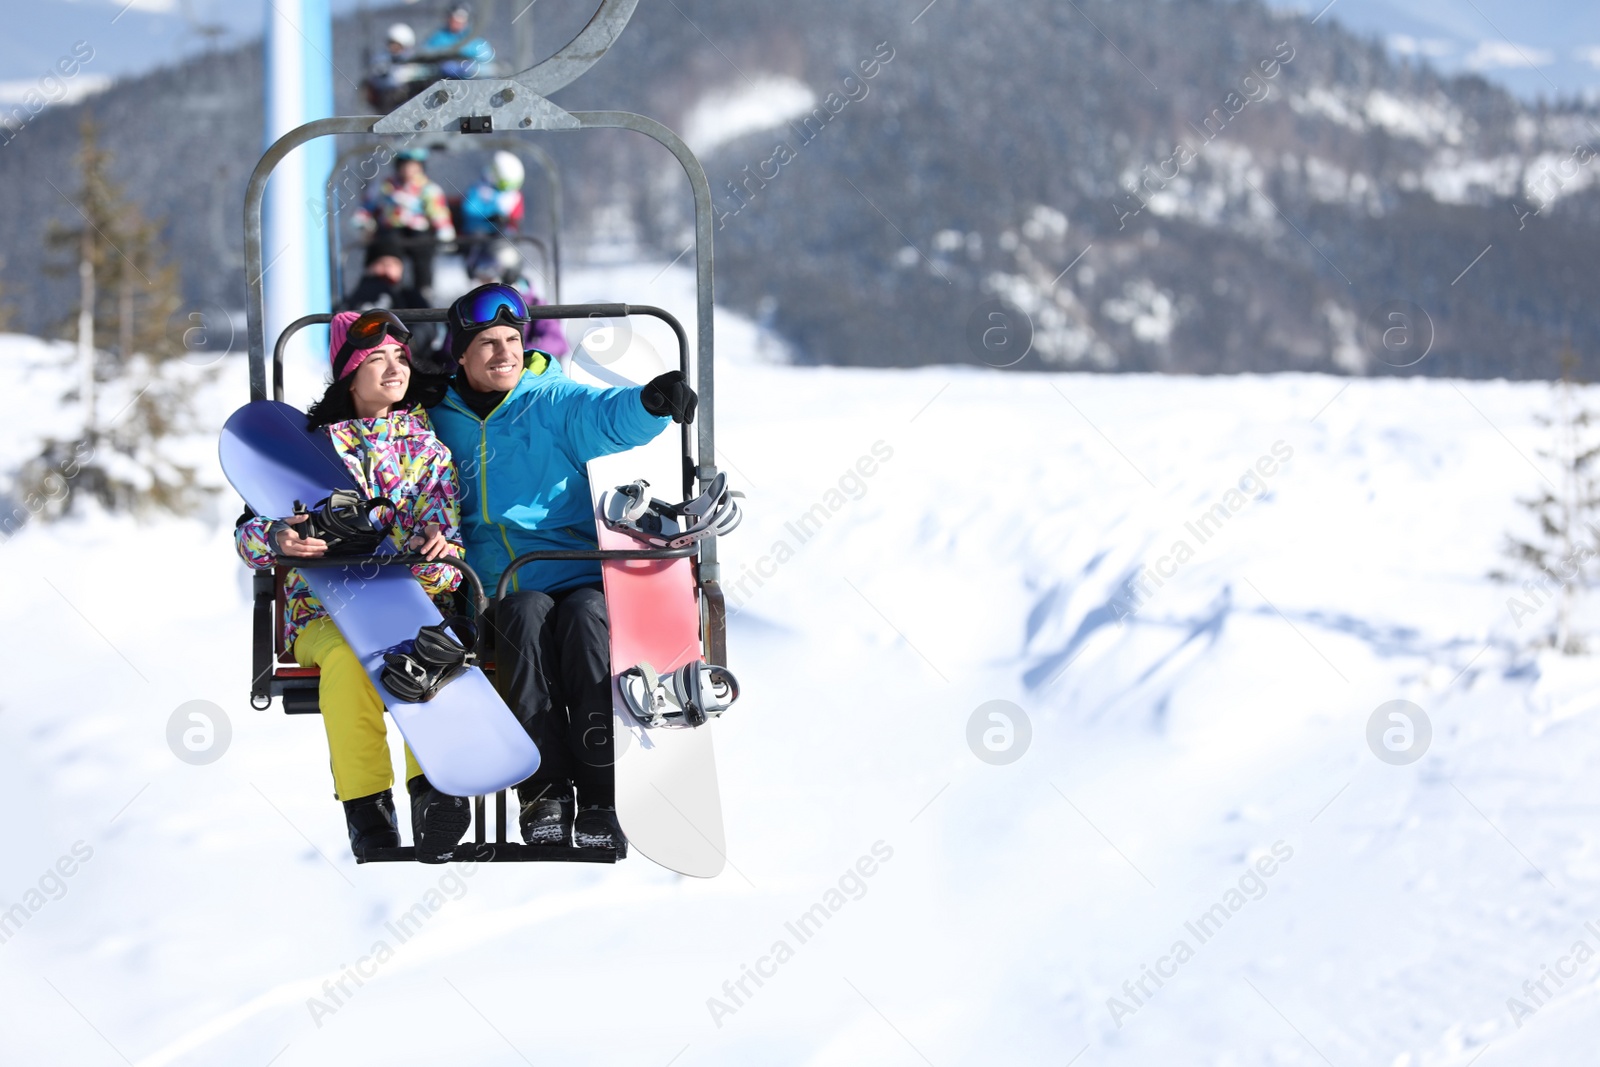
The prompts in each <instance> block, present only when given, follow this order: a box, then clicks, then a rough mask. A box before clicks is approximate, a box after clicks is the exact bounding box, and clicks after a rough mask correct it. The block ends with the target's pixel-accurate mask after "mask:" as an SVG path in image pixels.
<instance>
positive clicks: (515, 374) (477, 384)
mask: <svg viewBox="0 0 1600 1067" xmlns="http://www.w3.org/2000/svg"><path fill="white" fill-rule="evenodd" d="M461 369H462V370H464V371H465V372H466V375H467V384H468V385H470V386H472V387H473V388H474V389H476V390H478V392H480V393H504V392H507V391H509V390H510V389H511V387H512V386H514V385H516V384H517V379H518V378H520V377H522V331H520V330H518V329H517V328H516V327H515V326H491V327H489V328H488V329H487V330H483V331H481V332H480V333H478V334H475V335H474V336H473V338H472V342H471V343H470V344H469V345H467V350H466V351H465V352H463V353H461Z"/></svg>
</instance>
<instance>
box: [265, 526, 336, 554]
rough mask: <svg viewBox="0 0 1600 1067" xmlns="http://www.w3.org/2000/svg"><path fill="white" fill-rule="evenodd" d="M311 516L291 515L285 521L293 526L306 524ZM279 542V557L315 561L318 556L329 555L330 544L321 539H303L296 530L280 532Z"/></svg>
mask: <svg viewBox="0 0 1600 1067" xmlns="http://www.w3.org/2000/svg"><path fill="white" fill-rule="evenodd" d="M310 517H311V516H309V515H291V516H290V517H289V518H287V519H284V520H283V521H284V522H286V523H288V524H289V525H291V526H293V525H294V524H295V523H300V522H305V521H306V520H307V519H309V518H310ZM276 540H277V542H278V555H280V556H293V557H296V558H299V559H314V558H315V557H317V556H325V555H327V554H328V542H326V541H324V540H322V539H321V538H320V537H303V536H301V535H300V534H298V533H296V532H295V531H294V530H279V531H278V536H277V538H276Z"/></svg>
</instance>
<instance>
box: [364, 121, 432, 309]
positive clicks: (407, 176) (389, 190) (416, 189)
mask: <svg viewBox="0 0 1600 1067" xmlns="http://www.w3.org/2000/svg"><path fill="white" fill-rule="evenodd" d="M427 158H428V150H427V149H426V148H406V149H403V150H401V151H400V152H399V153H397V154H396V155H395V163H394V174H392V175H391V176H389V177H387V178H385V179H383V181H381V182H379V183H378V185H377V187H376V188H375V189H369V190H368V193H367V199H366V202H365V203H364V204H363V205H362V206H361V210H359V211H357V212H356V214H355V217H354V219H353V220H352V223H353V225H354V226H355V228H356V229H357V231H359V232H361V233H364V234H368V235H369V236H370V237H371V238H372V239H374V240H377V239H388V240H390V241H392V242H393V243H394V244H396V245H397V246H399V247H400V248H402V249H404V250H405V253H406V256H407V257H408V258H409V259H410V260H411V280H412V283H413V284H414V285H415V286H416V288H417V292H419V293H421V294H422V297H423V299H424V300H429V301H431V300H432V299H433V256H434V253H435V252H436V251H438V247H439V244H440V243H441V242H443V243H446V244H448V243H451V242H453V241H454V240H455V239H456V228H455V223H454V222H452V221H451V219H450V207H449V205H448V204H447V203H445V198H444V190H442V189H440V188H439V186H438V185H437V184H436V183H434V182H433V180H432V179H430V178H429V177H428V174H427V171H426V170H425V169H424V168H423V165H422V164H423V161H424V160H426V159H427Z"/></svg>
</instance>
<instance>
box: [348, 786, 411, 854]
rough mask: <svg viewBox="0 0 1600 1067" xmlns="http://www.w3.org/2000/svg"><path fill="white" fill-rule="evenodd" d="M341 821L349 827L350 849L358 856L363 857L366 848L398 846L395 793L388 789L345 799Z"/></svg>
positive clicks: (398, 832)
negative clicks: (352, 798)
mask: <svg viewBox="0 0 1600 1067" xmlns="http://www.w3.org/2000/svg"><path fill="white" fill-rule="evenodd" d="M344 821H345V825H346V826H347V827H348V828H349V830H350V851H351V852H353V853H355V857H356V859H358V860H360V859H364V858H366V854H367V850H368V849H369V848H399V847H400V828H399V826H398V825H397V824H396V822H395V816H394V794H393V793H391V792H390V791H389V790H387V789H385V790H384V791H383V792H381V793H374V794H372V795H371V796H370V797H356V799H354V800H347V801H345V802H344Z"/></svg>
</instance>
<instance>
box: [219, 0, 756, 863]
mask: <svg viewBox="0 0 1600 1067" xmlns="http://www.w3.org/2000/svg"><path fill="white" fill-rule="evenodd" d="M638 2H639V0H601V4H600V7H599V9H598V10H597V11H596V12H595V14H594V15H593V16H592V17H591V18H590V20H589V22H588V24H587V25H585V26H584V28H583V29H582V30H581V31H580V32H579V33H578V35H577V36H576V37H574V38H573V39H572V40H571V41H570V42H569V43H568V44H567V45H566V46H565V47H563V48H562V49H561V50H560V51H558V52H556V53H555V54H554V55H552V56H550V57H549V58H548V59H546V60H544V61H543V62H541V63H538V64H536V65H535V66H533V67H530V68H529V69H527V70H525V71H521V72H520V73H517V74H514V75H512V76H511V77H509V78H485V79H477V80H473V81H448V80H442V81H438V82H435V83H434V84H433V85H432V86H430V87H429V88H427V89H426V90H424V91H423V92H422V93H420V94H418V95H417V96H416V97H414V98H413V99H412V100H410V101H408V102H406V103H405V104H402V105H401V106H400V107H398V108H396V109H395V110H394V111H392V112H390V113H389V114H387V115H357V116H340V117H334V118H327V119H318V120H315V121H312V122H308V123H306V124H304V125H302V126H299V127H297V128H296V129H293V130H290V131H289V132H288V133H286V134H284V135H283V136H282V137H280V138H278V139H277V140H276V141H275V142H273V144H272V146H271V147H269V148H268V149H267V150H266V152H265V153H263V154H262V156H261V159H260V160H259V161H258V162H257V164H256V167H255V170H254V171H253V172H252V173H251V175H250V181H249V184H248V186H247V187H246V190H245V200H244V246H245V247H244V256H245V263H244V267H245V286H246V301H245V312H246V324H247V325H246V337H247V343H248V351H249V362H250V399H251V400H252V401H254V400H265V399H267V398H268V395H269V394H268V381H269V376H268V362H269V358H270V362H271V365H272V370H271V378H270V380H271V386H272V393H271V395H272V397H273V398H274V399H280V400H281V399H282V398H283V364H282V356H283V349H284V342H286V341H287V339H288V337H289V336H291V335H292V334H293V332H294V331H296V330H298V329H300V328H303V327H304V326H307V325H310V324H312V323H316V322H326V321H328V319H329V318H330V316H329V315H328V314H327V313H323V314H313V315H306V316H302V317H301V318H299V319H297V320H296V321H295V322H293V323H291V324H290V325H289V326H288V327H287V328H286V329H285V331H284V333H283V335H282V336H281V337H279V338H278V339H276V342H275V343H274V344H273V346H272V350H271V355H270V357H269V352H268V345H267V336H266V309H265V303H264V301H265V293H264V288H263V285H262V274H263V268H262V260H263V255H262V221H261V214H262V204H263V201H264V199H265V195H266V189H267V180H268V179H269V178H270V177H271V175H272V172H273V170H274V169H275V168H276V167H277V166H278V164H279V163H281V162H282V161H283V159H284V158H285V157H286V156H287V155H288V154H289V153H290V152H291V151H292V150H293V149H295V148H297V147H299V146H300V145H302V144H305V143H307V142H309V141H313V140H315V139H317V138H319V137H331V136H338V135H352V136H366V137H389V138H394V137H402V136H410V135H416V134H424V135H427V136H428V137H429V139H430V140H431V139H434V138H436V137H437V136H440V135H443V136H446V137H450V136H461V137H467V138H474V137H483V136H484V135H485V134H489V133H508V132H516V133H527V134H545V133H554V132H558V131H567V130H593V129H624V130H633V131H634V132H636V133H640V134H643V135H644V136H646V137H649V138H651V139H652V140H654V141H656V142H658V143H659V144H661V145H662V146H663V147H665V148H666V149H667V150H668V151H670V152H671V153H672V154H673V156H674V157H675V158H676V159H677V160H678V162H679V164H680V165H681V166H682V167H683V170H684V173H685V174H686V175H687V177H688V179H689V184H690V188H691V190H692V192H693V195H694V217H695V244H694V251H695V280H696V305H695V345H694V350H693V355H692V358H691V354H690V348H689V345H688V338H687V335H686V334H685V332H684V330H683V328H682V326H681V325H680V324H679V323H678V321H677V320H676V319H675V318H673V317H672V316H671V315H669V314H667V313H665V312H662V311H661V310H660V309H658V308H649V307H641V306H629V305H627V304H588V305H585V304H579V305H562V304H550V305H545V306H542V307H538V308H534V309H532V310H533V311H534V313H535V316H536V317H538V318H580V317H620V316H626V315H632V314H645V315H651V316H654V317H657V318H661V319H663V320H664V321H666V322H667V323H668V324H669V325H670V326H671V327H672V328H673V331H674V334H675V336H676V337H677V339H678V342H679V364H680V367H682V369H683V370H684V372H685V374H686V375H690V371H691V370H692V371H693V374H692V375H690V377H691V380H692V381H693V382H694V385H695V390H696V392H697V393H698V394H699V397H700V404H699V408H698V412H697V415H696V418H695V421H694V424H693V427H692V431H691V427H689V426H685V427H683V433H682V451H683V462H684V490H685V496H692V495H693V483H694V481H696V480H698V481H699V483H700V489H701V491H704V490H705V488H706V487H708V486H709V485H710V483H711V481H712V480H713V479H714V478H715V477H716V475H717V468H716V435H715V411H716V383H715V358H714V353H715V348H714V335H713V324H712V307H713V298H714V285H713V270H712V268H713V254H712V232H713V224H714V220H715V216H714V211H713V208H712V203H711V186H710V184H709V182H708V181H707V180H706V175H705V170H704V168H702V167H701V165H700V161H699V160H698V159H697V158H696V157H695V155H694V153H693V152H692V151H690V149H689V146H688V145H687V144H685V143H684V142H683V139H682V138H680V137H679V136H678V135H677V134H676V133H674V132H673V131H672V130H671V129H669V128H667V127H666V126H664V125H663V124H661V123H660V122H658V121H656V120H655V119H652V118H649V117H647V116H644V115H636V114H633V113H631V112H626V111H574V112H569V111H565V110H563V109H562V108H560V107H559V106H557V105H556V104H553V103H551V102H550V101H549V100H548V99H547V97H548V95H549V94H550V93H553V92H555V91H556V90H557V89H560V88H562V87H563V86H566V85H568V84H570V83H571V82H572V81H574V80H575V79H576V78H578V77H579V76H580V75H582V74H583V73H584V72H585V71H587V70H588V69H589V68H590V67H592V66H593V65H594V64H595V63H596V62H598V61H599V60H600V58H601V57H602V56H603V55H604V54H605V53H606V51H607V50H608V49H609V48H610V47H611V45H612V44H613V43H614V42H615V41H616V39H617V37H618V36H619V35H620V34H621V32H622V30H623V29H624V28H625V27H626V26H627V24H628V21H629V19H631V18H632V16H633V12H634V9H635V8H636V7H637V6H638ZM481 143H482V142H478V144H481ZM478 144H475V145H474V147H477V146H478ZM545 159H548V157H547V156H546V157H544V159H541V161H540V162H541V166H544V162H545ZM335 173H337V167H336V168H335ZM546 173H548V174H551V175H552V176H553V175H554V169H553V168H546ZM329 181H330V184H331V182H332V178H331V177H330V179H329ZM335 221H336V220H335ZM557 221H558V222H559V215H557ZM335 239H336V238H331V239H330V243H332V240H335ZM398 314H400V315H401V317H402V318H405V319H409V320H411V321H419V322H421V321H435V322H437V321H443V317H444V312H443V311H442V310H439V309H422V310H418V311H414V312H409V313H408V312H404V311H402V312H398ZM543 556H550V557H555V556H563V557H565V558H579V557H582V558H638V559H665V558H674V557H678V556H692V557H693V558H694V560H695V567H694V570H695V581H696V586H697V590H698V593H699V596H700V614H701V644H702V651H703V653H704V654H705V656H706V659H707V660H709V661H710V662H713V663H726V662H727V653H726V621H727V616H726V607H725V604H724V600H723V594H722V588H721V568H720V566H719V564H718V562H717V543H716V539H715V538H714V537H710V538H705V539H704V540H701V541H699V542H697V543H696V545H694V546H691V547H689V548H686V549H678V550H669V551H663V550H638V551H629V552H621V553H617V552H610V553H603V552H599V551H595V552H576V553H542V554H541V553H530V554H529V555H527V556H523V557H518V559H517V560H514V561H513V562H512V564H511V566H510V567H508V568H507V570H506V575H507V576H509V575H510V574H511V573H513V572H514V571H515V570H516V569H517V568H518V567H519V566H521V565H522V564H523V563H526V562H531V561H532V560H533V559H534V558H536V557H543ZM352 562H360V561H351V560H341V561H340V563H341V564H343V565H350V564H351V563H352ZM370 562H372V563H374V564H384V565H388V564H401V563H405V562H408V557H406V556H403V555H391V556H385V557H372V558H371V559H370ZM463 569H467V568H465V567H464V565H463ZM469 573H470V572H469ZM505 581H506V579H505V578H502V581H501V585H502V587H503V586H504V585H505ZM277 584H278V577H277V576H276V575H275V574H273V573H270V572H263V573H259V574H257V575H256V576H255V587H254V588H255V611H254V625H253V635H252V648H253V654H252V658H251V671H252V677H251V685H250V697H251V703H252V704H254V705H256V706H257V707H262V708H264V707H266V706H268V705H270V703H271V700H272V698H273V697H279V698H281V699H282V700H283V702H284V705H285V708H284V710H285V711H286V712H293V711H295V710H302V711H310V710H313V709H312V708H311V707H308V706H305V705H307V704H309V703H310V701H308V700H306V699H305V697H306V696H308V695H312V694H314V692H315V690H314V688H313V689H312V694H307V693H306V690H307V689H308V688H310V687H312V686H314V685H315V682H314V680H313V679H311V678H309V677H307V676H306V673H305V672H302V671H284V672H283V673H281V674H280V673H279V670H280V668H279V667H278V664H277V662H276V660H277V657H276V653H275V640H274V636H273V635H274V632H275V630H276V628H277V627H278V626H279V620H278V618H277V617H276V610H275V608H276V591H277ZM469 585H470V586H471V587H472V588H473V589H474V599H476V600H477V601H478V602H479V603H477V604H475V605H474V607H475V608H481V607H482V605H483V602H484V597H483V595H482V587H481V583H480V582H479V581H478V579H477V576H476V575H470V576H469ZM503 592H504V590H503V588H502V589H500V590H497V594H503ZM308 683H309V685H308ZM297 697H298V698H299V700H298V703H300V704H301V707H299V708H298V709H297V708H294V707H292V706H291V704H292V703H294V702H296V698H297ZM495 810H496V815H497V822H498V828H497V833H496V841H495V842H494V843H492V844H491V843H488V842H487V841H486V840H485V836H486V835H485V830H486V819H485V798H483V797H477V798H474V824H475V828H476V835H475V839H474V841H473V842H471V843H470V844H464V845H463V847H462V848H461V849H458V853H459V857H458V858H463V859H476V860H498V861H505V860H581V861H588V862H614V860H615V859H616V858H618V857H617V855H616V854H615V853H610V854H609V856H608V855H607V854H604V853H603V852H602V850H585V849H564V848H555V847H550V846H539V847H532V846H523V845H517V844H508V843H507V842H506V833H507V820H506V801H505V792H504V791H503V790H502V791H501V792H500V793H499V794H498V795H497V796H496V799H495ZM381 851H382V852H383V853H385V854H383V855H378V856H373V857H370V858H371V859H374V860H410V859H413V858H414V856H413V854H412V849H410V848H399V849H386V850H381Z"/></svg>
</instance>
